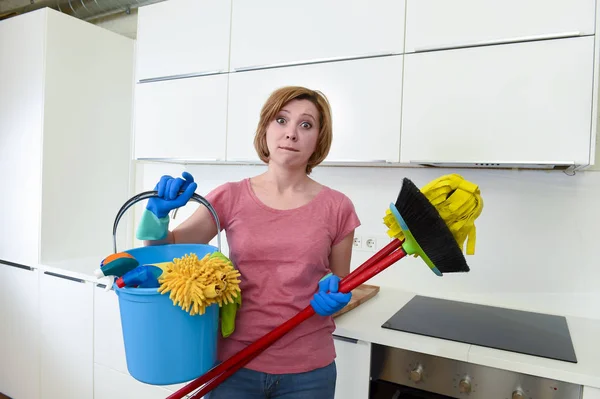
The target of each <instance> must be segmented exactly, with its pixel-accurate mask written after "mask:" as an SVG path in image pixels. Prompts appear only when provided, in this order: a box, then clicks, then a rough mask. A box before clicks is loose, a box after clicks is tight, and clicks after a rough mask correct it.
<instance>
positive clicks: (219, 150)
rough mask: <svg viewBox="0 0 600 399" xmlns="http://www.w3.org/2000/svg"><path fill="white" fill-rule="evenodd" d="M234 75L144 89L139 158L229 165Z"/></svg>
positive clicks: (138, 110)
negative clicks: (230, 83)
mask: <svg viewBox="0 0 600 399" xmlns="http://www.w3.org/2000/svg"><path fill="white" fill-rule="evenodd" d="M227 81H228V74H219V75H212V76H198V77H194V78H187V79H174V80H165V81H160V82H148V83H138V84H137V85H136V95H135V96H136V99H135V157H136V158H137V159H166V158H169V159H178V160H188V161H223V160H225V134H226V127H227V125H226V124H227Z"/></svg>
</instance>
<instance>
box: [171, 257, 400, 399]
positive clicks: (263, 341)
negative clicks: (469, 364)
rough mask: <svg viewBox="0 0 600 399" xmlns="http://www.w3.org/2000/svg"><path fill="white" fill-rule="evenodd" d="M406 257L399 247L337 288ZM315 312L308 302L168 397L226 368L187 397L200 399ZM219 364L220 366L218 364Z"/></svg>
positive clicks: (356, 283)
mask: <svg viewBox="0 0 600 399" xmlns="http://www.w3.org/2000/svg"><path fill="white" fill-rule="evenodd" d="M405 256H406V252H404V250H403V249H399V250H397V251H396V252H394V253H392V254H391V255H389V256H388V257H386V258H385V259H383V260H381V261H380V262H379V263H377V264H375V265H373V267H371V268H369V269H365V268H363V269H362V270H361V272H360V274H357V275H355V278H352V279H351V280H348V281H342V282H341V284H340V288H339V291H340V292H350V291H352V290H353V289H354V288H356V287H358V286H359V285H361V284H363V283H364V282H365V281H367V280H369V279H370V278H371V277H373V276H375V275H376V274H379V273H380V272H382V271H383V270H385V269H386V268H388V267H390V266H391V265H393V264H394V263H396V262H397V261H399V260H400V259H402V258H403V257H405ZM314 313H315V311H314V309H313V308H312V306H311V305H308V306H307V307H306V308H304V309H303V310H302V311H300V312H299V313H298V314H296V315H295V316H294V317H292V318H291V319H289V320H288V321H286V322H284V323H283V324H281V325H280V326H278V327H277V328H275V329H274V330H272V331H271V332H269V333H267V334H265V335H263V336H262V337H261V338H259V339H258V340H256V341H255V342H253V343H252V344H250V345H249V346H247V347H245V348H244V349H242V350H241V351H239V352H238V353H236V354H235V355H233V356H232V357H230V358H229V359H227V361H226V362H223V363H221V364H220V365H219V366H217V367H214V368H213V369H212V370H210V371H209V372H208V373H206V374H204V375H203V376H202V377H199V378H198V379H196V380H195V381H192V382H191V383H189V384H188V385H186V386H184V387H183V388H181V389H180V390H179V391H177V392H175V393H174V394H172V395H170V396H169V397H168V398H167V399H181V398H182V397H183V396H184V395H187V394H188V393H190V392H191V391H193V390H194V389H196V388H198V387H200V386H201V385H202V384H203V383H204V382H207V379H208V378H207V377H208V376H209V375H211V376H215V374H217V373H218V372H219V371H220V370H218V369H225V368H226V370H225V371H221V374H220V375H219V376H216V377H213V378H211V380H210V382H208V383H207V384H206V385H205V386H204V387H202V389H200V390H199V391H198V392H196V393H195V394H194V395H192V396H191V397H190V399H194V398H196V399H200V398H202V397H203V396H204V395H206V394H207V393H209V392H210V391H212V390H213V389H214V388H216V387H217V386H218V385H219V384H220V383H222V382H223V381H225V380H226V379H227V378H229V377H230V376H231V375H232V374H233V373H235V372H236V371H237V370H239V369H240V368H242V367H243V366H245V365H246V364H248V363H249V362H250V361H251V360H252V359H254V358H255V357H256V356H258V355H259V354H260V353H262V352H263V351H264V350H265V349H266V348H268V347H269V346H270V345H271V344H273V342H275V341H277V340H278V339H279V338H281V337H283V336H284V335H285V334H287V333H288V332H290V331H291V330H292V329H293V328H294V327H296V326H297V325H298V324H300V323H302V322H303V321H304V320H306V319H308V318H309V317H311V316H312V315H313V314H314ZM220 366H222V367H220Z"/></svg>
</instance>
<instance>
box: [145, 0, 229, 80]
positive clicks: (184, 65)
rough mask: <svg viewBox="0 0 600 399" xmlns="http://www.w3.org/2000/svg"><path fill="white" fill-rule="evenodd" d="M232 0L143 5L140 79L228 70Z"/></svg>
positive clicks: (168, 2) (182, 0)
mask: <svg viewBox="0 0 600 399" xmlns="http://www.w3.org/2000/svg"><path fill="white" fill-rule="evenodd" d="M230 19H231V0H169V1H163V2H159V3H155V4H151V5H148V6H144V7H140V9H139V13H138V30H137V55H136V66H137V76H136V78H137V79H138V80H142V81H143V80H147V79H156V78H170V77H174V76H181V75H185V76H190V75H192V76H193V75H202V74H212V73H219V72H226V71H227V69H228V68H229V32H230V30H231V29H230Z"/></svg>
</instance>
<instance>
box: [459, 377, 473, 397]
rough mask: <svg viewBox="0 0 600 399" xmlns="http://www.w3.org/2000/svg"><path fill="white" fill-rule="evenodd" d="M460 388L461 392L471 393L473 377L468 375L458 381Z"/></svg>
mask: <svg viewBox="0 0 600 399" xmlns="http://www.w3.org/2000/svg"><path fill="white" fill-rule="evenodd" d="M458 389H459V391H460V393H471V378H469V376H468V375H467V376H465V377H464V378H463V379H462V380H460V382H459V383H458Z"/></svg>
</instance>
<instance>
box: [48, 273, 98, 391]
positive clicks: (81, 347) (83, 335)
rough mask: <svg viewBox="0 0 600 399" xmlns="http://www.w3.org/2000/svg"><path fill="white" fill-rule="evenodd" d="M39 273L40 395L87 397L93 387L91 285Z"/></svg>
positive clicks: (92, 309)
mask: <svg viewBox="0 0 600 399" xmlns="http://www.w3.org/2000/svg"><path fill="white" fill-rule="evenodd" d="M48 273H49V272H45V273H44V274H41V275H40V314H41V317H40V320H41V323H40V332H41V345H40V348H41V352H40V354H41V367H40V373H41V379H40V381H41V398H42V399H43V398H48V399H53V398H65V399H67V398H73V399H75V398H77V399H79V398H90V397H93V390H94V387H93V386H94V383H93V378H94V371H93V365H94V357H93V346H92V345H93V342H94V337H93V333H94V331H93V329H94V325H93V322H94V320H93V317H94V316H93V311H94V306H93V291H92V284H91V283H88V282H85V281H79V280H76V279H71V278H69V277H65V276H60V275H51V274H48Z"/></svg>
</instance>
